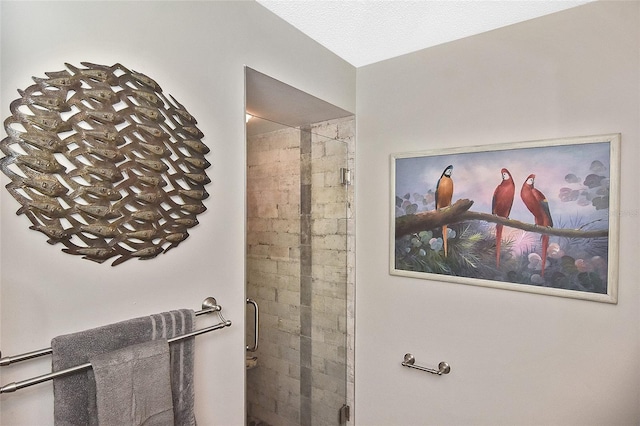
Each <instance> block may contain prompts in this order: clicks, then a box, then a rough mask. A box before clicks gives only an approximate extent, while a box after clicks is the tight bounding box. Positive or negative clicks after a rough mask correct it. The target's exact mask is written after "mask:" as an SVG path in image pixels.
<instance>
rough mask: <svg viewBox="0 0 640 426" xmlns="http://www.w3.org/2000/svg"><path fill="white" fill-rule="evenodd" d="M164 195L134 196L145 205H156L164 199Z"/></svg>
mask: <svg viewBox="0 0 640 426" xmlns="http://www.w3.org/2000/svg"><path fill="white" fill-rule="evenodd" d="M163 194H164V193H160V192H141V193H139V194H136V200H139V201H143V202H145V203H151V204H157V203H159V202H160V201H162V200H163V199H164V197H163Z"/></svg>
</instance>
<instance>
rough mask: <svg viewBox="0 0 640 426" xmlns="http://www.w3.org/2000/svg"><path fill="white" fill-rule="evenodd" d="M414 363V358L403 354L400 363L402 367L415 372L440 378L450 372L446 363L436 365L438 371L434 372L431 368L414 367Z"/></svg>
mask: <svg viewBox="0 0 640 426" xmlns="http://www.w3.org/2000/svg"><path fill="white" fill-rule="evenodd" d="M415 362H416V358H415V357H414V356H413V355H411V354H405V356H404V361H403V362H402V366H403V367H409V368H415V369H416V370H420V371H426V372H427V373H431V374H437V375H438V376H442V375H443V374H449V372H450V371H451V367H450V366H449V364H447V363H446V362H444V361H442V362H441V363H440V364H438V369H437V370H435V369H433V368H427V367H422V366H420V365H414V364H415Z"/></svg>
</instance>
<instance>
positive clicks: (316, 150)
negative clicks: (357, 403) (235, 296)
mask: <svg viewBox="0 0 640 426" xmlns="http://www.w3.org/2000/svg"><path fill="white" fill-rule="evenodd" d="M245 78H246V113H247V131H246V135H247V141H246V142H247V145H246V147H247V164H246V183H247V187H246V195H247V200H246V202H247V217H246V261H245V264H246V277H247V280H246V297H247V300H248V301H250V304H249V305H248V307H247V321H246V323H247V330H246V334H247V339H246V340H247V358H246V366H247V371H246V407H247V424H248V425H252V426H258V425H264V426H268V425H271V426H276V425H278V426H280V425H338V424H340V423H341V422H342V423H344V422H345V421H346V418H345V416H344V413H345V412H347V411H348V410H345V409H344V408H343V407H348V406H350V405H353V359H354V357H353V307H354V297H353V296H354V269H353V259H354V258H355V256H354V238H353V237H354V234H353V231H354V227H353V215H352V208H353V187H352V186H351V185H350V182H349V180H350V176H351V173H352V171H353V164H354V151H355V120H354V117H353V114H351V113H349V112H348V111H345V110H342V109H340V108H338V107H336V106H334V105H331V104H328V103H327V102H324V101H322V100H320V99H318V98H315V97H313V96H311V95H309V94H306V93H304V92H302V91H300V90H298V89H295V88H293V87H291V86H289V85H286V84H284V83H282V82H280V81H278V80H275V79H273V78H271V77H269V76H266V75H265V74H262V73H260V72H258V71H255V70H253V69H251V68H245ZM258 312H259V315H258ZM256 317H257V318H259V321H257V320H256ZM255 325H257V329H256V328H255ZM256 336H258V338H257V339H256ZM341 413H342V416H341Z"/></svg>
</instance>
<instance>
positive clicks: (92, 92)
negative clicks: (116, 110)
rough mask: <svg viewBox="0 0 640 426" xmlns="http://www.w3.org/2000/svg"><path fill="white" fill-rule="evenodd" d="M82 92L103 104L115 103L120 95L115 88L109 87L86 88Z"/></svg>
mask: <svg viewBox="0 0 640 426" xmlns="http://www.w3.org/2000/svg"><path fill="white" fill-rule="evenodd" d="M82 93H83V94H84V95H85V96H86V97H88V98H91V99H93V100H95V101H97V102H100V103H102V104H113V103H115V102H116V101H117V100H118V95H117V94H116V93H115V92H114V91H113V90H108V89H84V91H83V92H82Z"/></svg>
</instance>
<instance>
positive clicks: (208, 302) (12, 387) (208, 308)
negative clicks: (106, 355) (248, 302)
mask: <svg viewBox="0 0 640 426" xmlns="http://www.w3.org/2000/svg"><path fill="white" fill-rule="evenodd" d="M221 310H222V307H221V306H220V305H218V304H217V302H216V299H214V298H213V297H207V298H206V299H205V300H204V301H203V302H202V310H200V311H197V312H195V315H203V314H208V313H211V312H217V314H218V317H219V318H220V320H221V322H220V323H218V324H215V325H212V326H209V327H205V328H202V329H199V330H195V331H192V332H191V333H186V334H183V335H180V336H176V337H173V338H170V339H167V342H168V343H174V342H178V341H181V340H184V339H188V338H191V337H195V336H198V335H200V334H204V333H208V332H210V331H214V330H219V329H221V328H225V327H230V326H231V321H229V320H226V319H225V318H224V317H223V316H222V314H221V313H220V311H221ZM51 353H53V350H52V349H51V348H47V349H41V350H39V351H33V352H27V353H25V354H21V355H16V356H13V357H6V358H2V360H5V359H8V361H5V363H4V364H1V365H9V364H11V363H15V362H19V361H24V360H27V359H32V358H36V357H39V356H43V355H50V354H51ZM89 368H91V363H85V364H81V365H77V366H75V367H71V368H67V369H64V370H60V371H56V372H53V373H48V374H43V375H42V376H37V377H32V378H31V379H26V380H21V381H19V382H13V383H8V384H6V385H4V386H2V387H0V394H2V393H9V392H15V391H17V390H19V389H22V388H26V387H29V386H33V385H37V384H38V383H42V382H46V381H49V380H52V379H55V378H56V377H61V376H66V375H68V374H72V373H75V372H78V371H82V370H87V369H89Z"/></svg>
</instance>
